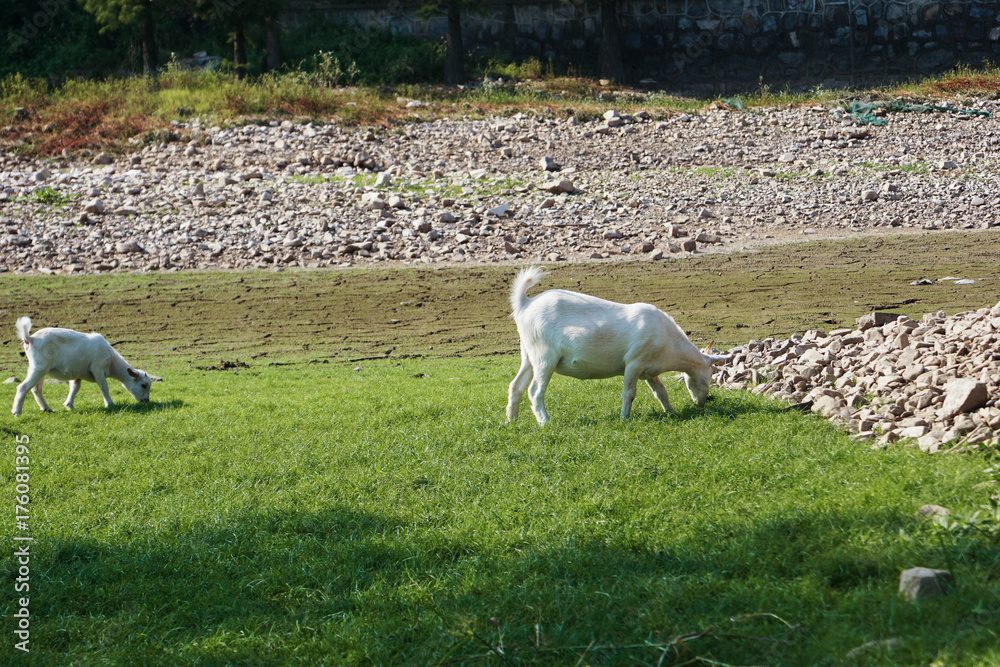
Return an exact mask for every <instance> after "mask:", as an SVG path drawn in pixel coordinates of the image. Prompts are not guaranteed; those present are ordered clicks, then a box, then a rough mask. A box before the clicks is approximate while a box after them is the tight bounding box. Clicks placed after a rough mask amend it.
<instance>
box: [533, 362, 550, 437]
mask: <svg viewBox="0 0 1000 667" xmlns="http://www.w3.org/2000/svg"><path fill="white" fill-rule="evenodd" d="M533 365H534V368H535V377H534V379H533V380H532V381H531V387H530V388H529V389H528V396H529V397H530V398H531V411H532V412H534V413H535V419H537V420H538V423H539V424H541V425H543V426H544V425H545V424H546V423H547V422H548V421H549V413H548V412H546V411H545V390H546V389H548V386H549V380H551V379H552V374H553V373H555V371H556V364H555V362H554V361H549V360H543V361H542V362H541V363H537V362H536V363H535V364H533Z"/></svg>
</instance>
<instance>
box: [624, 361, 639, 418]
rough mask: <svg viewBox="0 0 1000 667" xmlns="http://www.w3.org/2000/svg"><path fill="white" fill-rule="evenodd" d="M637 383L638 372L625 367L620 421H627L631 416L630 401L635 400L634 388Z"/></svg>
mask: <svg viewBox="0 0 1000 667" xmlns="http://www.w3.org/2000/svg"><path fill="white" fill-rule="evenodd" d="M638 383H639V371H638V369H635V368H630V367H628V366H626V367H625V379H624V380H623V381H622V419H628V416H629V415H630V414H632V401H634V400H635V391H636V389H635V387H636V385H637V384H638Z"/></svg>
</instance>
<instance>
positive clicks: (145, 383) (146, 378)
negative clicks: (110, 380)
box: [122, 368, 163, 403]
mask: <svg viewBox="0 0 1000 667" xmlns="http://www.w3.org/2000/svg"><path fill="white" fill-rule="evenodd" d="M162 381H163V378H159V377H156V376H155V375H150V374H149V373H147V372H146V371H140V370H137V369H135V368H129V369H128V382H122V385H124V387H125V388H126V389H127V390H128V393H130V394H132V397H133V398H134V399H135V400H137V401H139V402H140V403H147V402H149V388H150V387H151V386H153V383H154V382H162Z"/></svg>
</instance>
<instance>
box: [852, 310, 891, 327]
mask: <svg viewBox="0 0 1000 667" xmlns="http://www.w3.org/2000/svg"><path fill="white" fill-rule="evenodd" d="M898 319H899V314H898V313H879V312H874V313H868V314H867V315H862V316H861V317H859V318H858V319H857V325H858V329H859V330H861V331H867V330H868V329H872V328H874V327H884V326H885V325H886V324H889V323H890V322H895V321H896V320H898Z"/></svg>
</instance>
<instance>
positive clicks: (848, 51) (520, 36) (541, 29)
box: [284, 0, 1000, 91]
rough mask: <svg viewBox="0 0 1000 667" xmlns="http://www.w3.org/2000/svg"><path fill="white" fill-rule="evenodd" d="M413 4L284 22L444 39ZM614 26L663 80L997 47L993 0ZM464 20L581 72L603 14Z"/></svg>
mask: <svg viewBox="0 0 1000 667" xmlns="http://www.w3.org/2000/svg"><path fill="white" fill-rule="evenodd" d="M416 7H417V5H416V4H409V3H400V2H398V1H397V0H388V1H387V2H385V3H384V4H379V3H377V2H375V3H367V4H366V5H365V6H363V7H359V6H358V5H350V4H326V3H322V2H314V3H312V4H311V6H310V8H309V9H299V10H297V11H295V12H292V13H290V14H288V15H287V16H286V17H285V19H284V22H285V23H286V24H287V25H288V26H289V27H295V26H298V25H302V24H304V23H305V22H307V21H309V20H314V19H315V18H316V17H317V16H322V17H325V18H327V19H333V20H338V21H342V22H345V23H348V24H351V25H357V26H359V27H363V26H374V27H378V28H385V29H389V30H392V31H394V32H396V33H400V34H407V35H415V36H419V37H424V38H427V39H443V37H444V33H445V28H446V25H445V18H444V16H443V15H441V16H437V17H434V18H431V19H429V20H421V19H419V18H418V17H417V15H416ZM619 26H620V29H621V34H622V41H623V45H624V56H625V62H626V67H627V69H628V71H629V75H630V77H631V78H632V79H633V82H639V81H641V80H647V81H655V82H656V84H657V85H658V87H667V88H676V87H681V88H687V89H703V90H712V91H725V90H733V89H739V88H747V87H756V86H757V85H758V84H759V83H761V82H763V83H767V84H771V85H780V86H784V85H790V86H792V87H808V86H815V85H824V86H827V87H832V86H835V85H844V84H854V85H862V84H865V83H873V82H878V81H886V80H890V79H899V78H905V77H910V76H915V75H922V74H933V73H937V72H941V71H943V70H946V69H948V68H950V67H952V66H954V65H956V64H958V63H966V64H970V65H980V64H982V63H984V62H986V61H989V60H993V59H996V58H997V55H996V54H997V53H998V52H1000V4H998V3H996V2H977V1H974V0H961V1H958V2H933V1H930V0H620V2H619ZM462 28H463V33H464V35H463V36H464V40H465V46H466V48H467V49H469V50H472V51H473V52H478V53H495V54H504V55H506V56H508V57H512V58H515V59H517V60H521V59H525V58H537V59H539V60H541V61H542V62H543V63H546V62H549V61H552V62H553V63H554V64H555V65H556V67H557V68H559V69H563V70H565V69H567V68H570V69H571V70H575V71H576V72H579V73H581V74H586V73H590V72H592V71H593V68H594V64H595V62H596V59H597V49H598V45H599V37H600V13H599V9H598V6H597V4H596V3H594V4H590V5H588V4H584V3H574V2H565V1H560V0H538V1H534V0H533V1H529V0H490V2H489V10H488V11H487V12H486V13H485V14H483V15H478V14H474V13H468V12H467V13H466V15H465V16H464V18H463V22H462ZM358 34H359V39H358V45H357V46H358V48H364V41H365V39H364V36H363V30H360V29H359V31H358Z"/></svg>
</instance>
